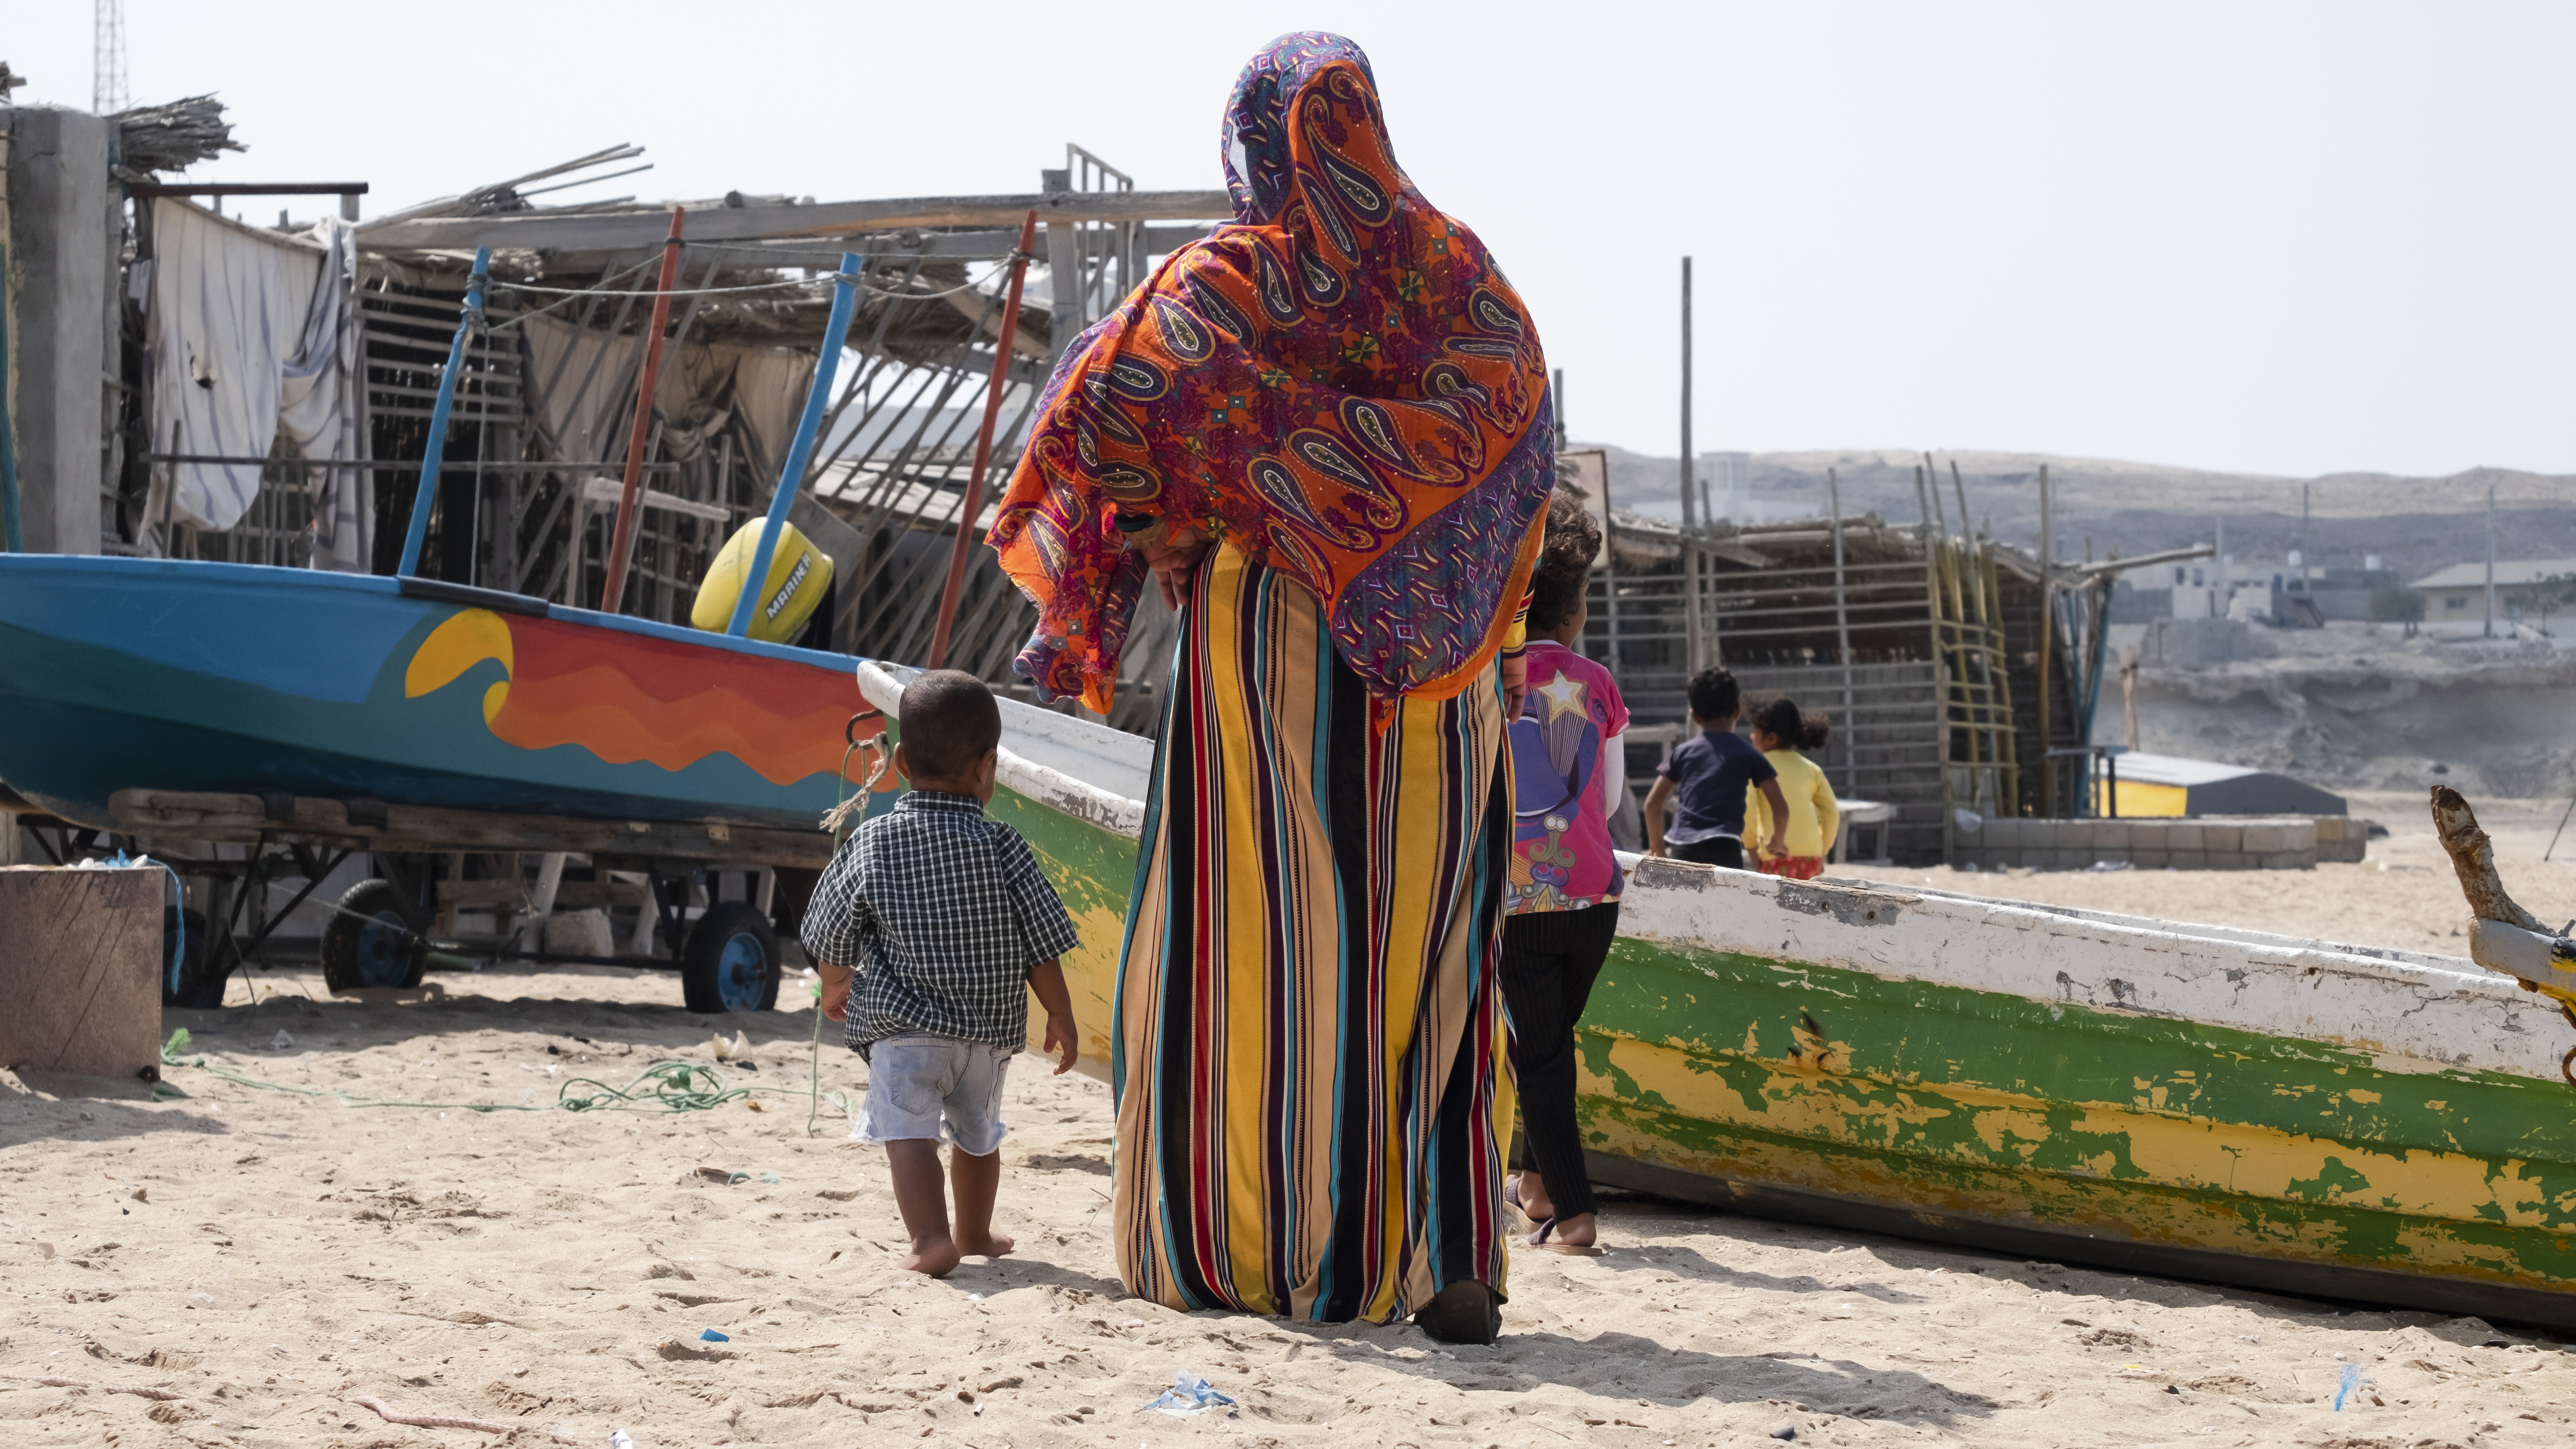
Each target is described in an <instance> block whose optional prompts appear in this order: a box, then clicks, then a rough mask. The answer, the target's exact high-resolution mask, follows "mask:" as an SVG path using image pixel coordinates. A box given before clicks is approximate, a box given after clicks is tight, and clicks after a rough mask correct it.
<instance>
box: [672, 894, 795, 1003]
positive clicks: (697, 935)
mask: <svg viewBox="0 0 2576 1449" xmlns="http://www.w3.org/2000/svg"><path fill="white" fill-rule="evenodd" d="M778 977H779V967H778V933H777V932H776V931H775V930H773V929H771V927H770V924H769V918H768V917H767V916H764V915H762V914H761V913H760V908H759V907H757V906H754V905H752V904H751V903H750V902H748V901H721V902H718V903H717V904H715V905H711V906H709V907H707V913H706V914H705V915H703V916H700V917H699V918H698V923H697V924H696V925H695V926H692V927H690V928H689V941H688V945H687V946H685V947H683V948H682V950H681V952H680V994H681V999H682V1000H684V1001H685V1002H687V1003H688V1007H689V1010H691V1011H696V1012H704V1013H707V1014H709V1015H713V1014H715V1013H717V1012H723V1011H767V1010H769V1009H770V1008H771V1007H773V1006H776V1005H777V1004H778Z"/></svg>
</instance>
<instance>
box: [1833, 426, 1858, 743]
mask: <svg viewBox="0 0 2576 1449" xmlns="http://www.w3.org/2000/svg"><path fill="white" fill-rule="evenodd" d="M1825 512H1826V514H1827V515H1828V516H1830V517H1831V518H1832V519H1833V528H1834V645H1835V648H1836V649H1838V650H1839V651H1840V652H1841V654H1842V659H1843V790H1844V791H1845V792H1846V793H1849V794H1857V793H1859V791H1860V736H1859V735H1858V734H1856V733H1854V732H1853V728H1852V725H1853V717H1852V708H1853V704H1852V701H1853V695H1852V655H1851V611H1850V608H1849V601H1848V600H1847V599H1846V597H1845V595H1844V592H1843V480H1842V478H1841V476H1840V475H1839V474H1838V473H1837V472H1836V471H1835V470H1834V469H1832V468H1827V469H1826V470H1825Z"/></svg>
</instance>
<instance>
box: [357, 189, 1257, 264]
mask: <svg viewBox="0 0 2576 1449" xmlns="http://www.w3.org/2000/svg"><path fill="white" fill-rule="evenodd" d="M1033 207H1034V208H1035V209H1036V210H1037V213H1038V218H1039V219H1040V220H1041V221H1049V222H1082V221H1113V222H1127V221H1187V220H1193V219H1197V218H1202V217H1205V218H1211V219H1216V218H1231V217H1232V216H1233V215H1234V202H1233V199H1232V198H1231V197H1229V196H1227V194H1226V193H1224V192H1222V191H1054V192H1046V193H1042V194H1040V195H1036V196H930V197H916V198H909V199H904V200H894V201H834V202H824V203H821V204H819V205H813V206H805V205H771V206H721V207H709V208H706V209H703V210H696V209H693V210H691V211H690V213H689V240H690V241H693V242H726V241H762V240H767V239H769V238H773V237H830V236H846V235H857V234H861V233H866V232H880V231H902V230H905V229H907V228H911V227H952V226H1004V225H1008V224H1010V223H1012V222H1016V221H1018V220H1019V219H1020V218H1021V217H1023V216H1025V215H1027V214H1028V212H1029V210H1030V209H1031V208H1033ZM670 224H671V215H670V213H669V212H668V211H665V210H660V209H654V210H649V211H642V210H639V211H631V212H611V213H606V214H602V213H597V212H592V213H586V214H578V215H546V214H544V213H534V214H524V213H523V214H521V215H517V216H437V217H431V216H424V217H417V218H414V219H412V220H409V221H392V222H387V223H385V224H383V225H381V226H374V227H361V228H359V229H358V243H359V245H361V246H363V247H365V248H366V249H367V250H369V251H410V250H423V249H430V248H436V249H441V250H470V249H472V248H474V247H494V248H501V247H528V248H540V247H542V248H550V249H554V250H561V251H615V250H621V249H624V248H628V247H639V248H640V247H645V246H650V245H652V244H654V243H657V242H659V241H661V240H662V237H663V234H664V233H665V232H666V231H668V230H669V228H670Z"/></svg>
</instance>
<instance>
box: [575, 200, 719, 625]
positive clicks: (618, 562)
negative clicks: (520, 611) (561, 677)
mask: <svg viewBox="0 0 2576 1449" xmlns="http://www.w3.org/2000/svg"><path fill="white" fill-rule="evenodd" d="M688 214H689V213H688V209H687V208H686V207H679V206H675V207H672V208H671V234H670V235H669V236H667V237H664V238H663V239H662V275H661V276H660V278H659V279H657V280H656V281H655V282H654V283H653V321H652V323H651V325H650V326H649V327H648V328H647V330H646V331H645V333H644V378H643V383H642V385H641V386H639V387H637V388H636V390H635V426H634V427H633V428H632V429H630V430H629V431H628V433H627V435H626V482H625V486H624V487H622V488H620V489H619V490H618V493H617V526H616V527H615V528H614V529H613V530H611V531H610V533H609V538H608V574H607V578H606V581H605V582H603V583H602V584H601V585H600V590H599V611H600V612H601V613H603V614H615V613H619V612H622V609H621V607H620V606H621V605H623V604H624V602H625V599H626V558H627V555H628V554H630V553H632V552H633V551H634V548H635V515H636V514H637V513H639V512H641V511H642V510H641V509H640V508H639V507H638V506H637V505H636V502H635V494H636V491H637V490H638V489H639V488H640V487H641V486H642V484H643V481H644V438H645V434H646V433H647V432H648V431H649V430H650V429H651V428H652V425H653V384H654V382H655V380H656V379H658V378H659V377H660V376H661V375H662V333H663V331H664V329H666V328H668V327H669V326H670V325H671V287H672V284H673V283H674V282H676V281H677V280H678V279H679V274H680V226H681V223H682V222H684V221H685V220H687V218H688ZM710 275H712V273H710Z"/></svg>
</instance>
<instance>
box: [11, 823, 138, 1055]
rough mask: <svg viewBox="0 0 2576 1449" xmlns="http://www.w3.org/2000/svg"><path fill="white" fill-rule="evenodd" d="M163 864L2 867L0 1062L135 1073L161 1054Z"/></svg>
mask: <svg viewBox="0 0 2576 1449" xmlns="http://www.w3.org/2000/svg"><path fill="white" fill-rule="evenodd" d="M169 879H170V878H169V877H168V876H167V875H164V874H163V873H162V872H161V869H160V868H159V867H158V866H135V867H127V868H110V869H105V870H56V869H53V868H51V867H47V866H32V865H23V866H8V867H0V1001H5V1002H7V1003H8V1009H7V1010H5V1011H0V1065H7V1066H11V1067H16V1068H20V1069H32V1070H35V1071H44V1072H73V1073H77V1074H80V1075H83V1076H93V1077H126V1078H132V1077H135V1076H137V1075H141V1074H143V1073H146V1072H154V1071H156V1070H157V1068H158V1065H159V1063H160V1060H161V960H162V957H161V912H162V897H163V894H164V892H165V891H166V890H167V889H168V886H169Z"/></svg>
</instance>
